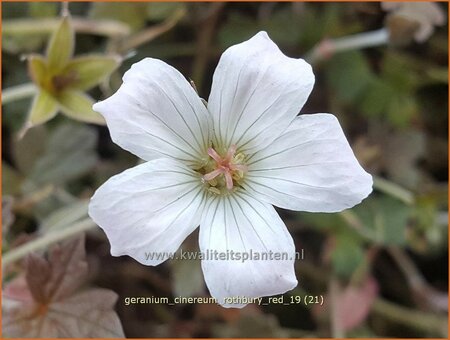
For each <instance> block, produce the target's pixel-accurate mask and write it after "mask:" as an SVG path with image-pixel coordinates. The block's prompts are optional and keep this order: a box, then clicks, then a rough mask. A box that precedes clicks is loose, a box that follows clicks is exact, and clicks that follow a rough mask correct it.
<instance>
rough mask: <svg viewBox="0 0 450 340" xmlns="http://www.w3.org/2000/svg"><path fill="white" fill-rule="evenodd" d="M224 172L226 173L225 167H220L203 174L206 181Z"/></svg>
mask: <svg viewBox="0 0 450 340" xmlns="http://www.w3.org/2000/svg"><path fill="white" fill-rule="evenodd" d="M223 173H224V170H223V168H219V169H216V170H213V171H211V172H208V173H207V174H205V175H203V179H204V180H205V181H210V180H212V179H214V178H216V177H217V176H219V175H220V174H223Z"/></svg>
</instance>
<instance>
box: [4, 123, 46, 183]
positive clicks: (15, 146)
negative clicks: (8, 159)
mask: <svg viewBox="0 0 450 340" xmlns="http://www.w3.org/2000/svg"><path fill="white" fill-rule="evenodd" d="M47 136H48V129H47V126H46V125H40V126H37V127H35V128H33V129H30V130H29V131H28V132H27V133H26V134H25V136H23V137H22V138H21V139H15V140H13V141H12V156H13V158H14V165H15V166H16V167H17V169H18V170H19V171H20V172H21V173H22V174H25V175H28V174H29V173H30V172H31V171H32V169H33V166H34V164H36V162H37V161H38V160H39V158H40V157H41V156H42V154H43V153H44V152H45V146H46V142H47Z"/></svg>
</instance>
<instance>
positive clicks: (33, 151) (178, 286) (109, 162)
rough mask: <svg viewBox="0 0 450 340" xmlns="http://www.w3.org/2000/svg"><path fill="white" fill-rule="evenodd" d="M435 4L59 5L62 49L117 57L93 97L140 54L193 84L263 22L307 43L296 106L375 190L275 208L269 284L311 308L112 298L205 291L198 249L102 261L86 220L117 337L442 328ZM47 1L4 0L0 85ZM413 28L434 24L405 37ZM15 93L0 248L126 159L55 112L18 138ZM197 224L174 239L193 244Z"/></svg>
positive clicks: (76, 201) (297, 50)
mask: <svg viewBox="0 0 450 340" xmlns="http://www.w3.org/2000/svg"><path fill="white" fill-rule="evenodd" d="M433 6H435V7H436V8H433V9H429V8H426V7H425V9H424V8H416V9H414V6H413V7H411V8H407V9H405V8H403V9H402V8H400V9H399V8H397V9H394V10H392V9H390V10H389V11H387V8H385V9H382V7H381V5H380V3H374V2H371V3H307V2H306V3H304V2H298V3H272V2H265V3H257V2H252V3H237V2H233V3H220V2H219V3H195V2H194V3H175V2H174V3H158V2H152V3H144V2H142V3H136V2H135V3H122V2H115V3H103V2H102V3H87V2H86V3H84V2H74V3H70V5H69V10H70V13H71V15H72V17H73V20H74V23H75V22H77V24H74V26H75V29H76V31H77V33H76V50H75V54H76V55H78V54H84V53H93V52H95V53H105V54H106V53H118V54H121V55H122V56H123V57H124V58H125V59H124V61H123V63H122V65H121V66H120V68H119V69H118V70H117V71H116V72H114V73H113V74H112V76H111V77H110V79H109V80H108V81H105V82H104V83H102V84H101V85H100V86H98V87H96V88H94V89H93V90H91V91H90V92H89V94H90V95H91V96H92V97H93V98H94V99H95V100H100V99H103V98H105V97H107V96H109V95H111V94H112V93H113V92H114V91H115V90H116V89H117V88H118V87H119V86H120V83H121V77H122V75H123V73H124V72H125V71H126V70H128V69H129V67H130V66H131V64H133V63H135V62H137V61H139V60H140V59H142V58H144V57H153V58H160V59H162V60H164V61H165V62H167V63H169V64H171V65H172V66H174V67H176V68H177V69H178V70H180V72H181V73H182V74H183V75H185V76H186V78H189V79H192V80H193V81H194V82H195V84H196V87H197V90H198V92H199V94H200V95H201V96H202V97H203V98H208V95H209V89H210V85H211V79H212V75H213V72H214V68H215V66H216V65H217V62H218V59H219V57H220V55H221V53H222V52H223V51H224V50H225V49H226V48H227V47H229V46H231V45H233V44H236V43H239V42H242V41H244V40H246V39H248V38H250V37H251V36H253V35H254V34H255V33H257V32H258V31H260V30H265V31H267V32H268V34H269V36H270V37H271V38H272V40H274V41H275V42H276V43H277V44H278V46H279V47H280V49H281V50H282V51H283V52H284V53H285V54H286V55H288V56H290V57H297V58H299V57H308V58H309V61H310V62H311V63H312V65H313V70H314V73H315V75H316V84H315V87H314V89H313V92H312V94H311V97H310V99H309V100H308V102H307V104H306V106H305V107H304V108H303V110H302V112H307V113H314V112H330V113H333V114H335V115H336V116H337V117H338V118H339V120H340V122H341V124H342V126H343V129H344V132H345V134H346V136H347V138H348V139H349V141H350V144H351V145H352V148H353V150H354V152H355V154H356V157H357V158H358V160H359V161H360V163H361V164H362V165H363V167H364V168H365V169H366V171H368V172H369V173H371V174H373V175H374V177H375V189H374V192H373V194H372V195H371V196H370V197H369V198H368V199H366V200H365V201H364V202H363V203H361V204H360V205H358V206H357V207H355V208H353V209H351V210H347V211H345V212H343V213H338V214H312V213H297V212H291V211H283V210H279V212H280V214H281V216H282V218H283V220H284V221H285V222H286V224H287V225H288V227H289V230H290V232H291V233H292V235H293V237H294V240H295V242H296V246H297V248H298V249H304V252H305V259H303V260H299V261H297V263H296V270H297V276H298V279H299V285H298V287H297V288H296V289H294V290H293V291H291V292H288V293H286V294H285V295H286V296H287V297H289V296H297V295H301V296H304V295H305V294H310V295H323V296H325V300H326V303H325V305H324V306H314V307H312V306H311V305H310V306H304V305H301V304H292V305H289V306H282V305H276V304H269V305H267V306H256V305H250V306H247V307H246V308H244V309H242V310H236V309H224V308H222V307H220V306H215V305H175V306H168V305H164V304H153V305H134V306H133V305H130V306H126V305H125V304H124V298H125V297H130V296H144V297H148V296H168V297H174V296H179V295H182V296H189V295H192V296H199V295H205V296H208V292H207V289H206V287H205V286H204V283H203V278H202V274H201V269H200V263H198V262H196V261H168V262H166V263H164V264H163V265H160V266H158V267H145V266H142V265H140V264H139V263H137V262H135V261H134V260H132V259H131V258H128V257H120V258H115V257H112V256H110V254H109V243H108V241H107V239H106V237H105V236H104V234H103V232H101V231H100V230H99V229H97V228H91V229H90V230H89V231H88V233H87V240H86V249H87V259H88V263H89V268H90V275H89V281H88V282H89V283H88V285H95V286H100V287H104V288H108V289H111V290H113V291H114V292H116V293H117V294H118V295H119V300H118V303H117V305H116V310H117V313H118V316H119V318H120V320H121V322H122V325H123V328H124V332H125V335H126V336H127V337H332V336H339V335H340V336H345V337H447V322H446V321H447V300H448V294H447V291H448V242H447V240H448V231H447V226H448V34H447V32H448V26H447V23H446V22H445V23H443V22H439V20H438V19H437V17H436V14H433V13H435V12H436V11H438V12H439V11H441V12H442V13H441V15H442V16H444V17H445V21H446V20H447V4H446V3H435V4H433ZM60 10H61V4H60V3H57V2H52V3H46V2H39V3H38V2H33V3H25V2H23V3H2V15H3V17H2V18H3V30H2V31H3V32H2V86H3V95H4V96H5V93H7V91H8V89H11V88H14V87H15V86H20V85H23V84H27V83H29V82H30V81H31V80H30V78H29V76H28V74H27V67H26V62H25V61H24V60H23V56H24V55H27V54H29V53H43V50H44V49H45V45H46V43H47V40H48V38H49V35H50V34H51V32H52V29H53V28H54V27H56V26H55V25H56V23H57V22H58V20H59V19H58V15H59V12H60ZM402 11H403V12H402ZM427 11H428V12H427ZM405 13H406V14H405ZM106 23H107V24H106ZM424 25H425V26H426V27H428V28H429V27H430V26H431V27H433V26H434V25H436V26H437V27H435V30H434V31H433V32H430V35H429V37H427V39H425V41H417V39H416V38H415V34H416V33H417V32H418V31H419V30H420V29H424V27H425V26H424ZM380 29H385V30H387V32H388V33H389V36H390V39H389V41H386V42H382V43H380V44H379V45H378V46H374V47H370V48H353V49H345V50H341V51H336V52H335V53H332V52H329V51H328V52H326V51H325V52H326V53H325V52H323V50H321V49H320V48H318V47H320V46H322V47H323V46H324V45H323V42H324V41H326V42H330V41H331V42H333V41H338V40H333V39H343V38H344V37H351V36H352V35H353V34H357V33H364V32H366V33H367V32H372V31H377V30H380ZM325 39H327V40H325ZM340 41H341V42H342V40H340ZM321 51H322V52H323V53H321V54H320V53H319V52H321ZM318 53H319V54H318ZM30 103H31V97H30V96H23V97H21V96H19V97H18V98H13V99H11V97H8V102H5V97H4V103H3V106H2V136H3V139H2V188H3V189H2V206H3V214H2V222H3V253H4V256H5V254H6V253H8V252H12V251H14V249H17V248H20V247H23V245H24V244H26V243H29V242H34V241H36V240H37V239H39V238H45V237H47V236H48V235H49V234H51V233H53V232H58V231H61V230H64V229H67V228H71V226H73V224H74V223H76V222H79V221H80V220H83V219H86V207H87V202H88V201H87V200H88V199H89V198H90V196H91V195H92V194H93V192H94V191H95V190H96V188H98V186H100V185H101V184H102V183H103V182H104V181H106V180H107V179H108V178H109V177H111V176H113V175H114V174H117V173H119V172H121V171H123V170H125V169H127V168H130V167H132V166H134V165H136V164H137V159H136V157H135V156H133V155H131V154H129V153H128V152H126V151H124V150H122V149H120V148H119V147H118V146H116V145H115V144H113V143H112V141H111V139H110V137H109V132H108V130H107V129H106V127H103V126H96V125H90V124H84V123H81V122H77V121H74V120H70V119H69V118H67V117H65V116H63V115H58V116H56V118H54V119H53V120H51V121H50V122H48V123H46V124H44V125H41V126H37V127H33V128H31V129H30V130H28V131H27V132H26V134H25V135H24V136H23V138H19V137H18V134H19V131H20V130H21V128H22V127H23V125H24V123H25V121H26V119H27V114H28V112H29V108H30ZM197 236H198V235H197V232H195V233H194V234H193V235H191V237H189V239H188V240H186V243H185V244H184V245H183V249H189V248H191V249H196V247H197ZM4 270H5V274H4V282H3V284H4V285H5V284H7V283H8V282H9V281H10V280H11V279H13V278H14V277H16V276H17V275H20V274H21V273H23V271H24V268H23V266H22V265H21V262H20V261H11V264H8V266H7V267H6V268H4ZM332 301H334V302H335V306H334V307H335V308H331V303H332ZM355 306H359V307H361V308H355ZM336 320H338V321H336ZM339 320H341V321H339ZM342 320H344V321H342ZM336 322H338V323H339V322H341V324H340V326H339V325H338V326H336Z"/></svg>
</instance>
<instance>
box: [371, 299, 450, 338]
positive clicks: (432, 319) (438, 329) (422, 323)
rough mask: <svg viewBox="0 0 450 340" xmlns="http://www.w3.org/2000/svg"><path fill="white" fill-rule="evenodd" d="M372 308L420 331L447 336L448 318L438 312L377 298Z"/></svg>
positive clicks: (377, 312) (384, 315) (375, 311)
mask: <svg viewBox="0 0 450 340" xmlns="http://www.w3.org/2000/svg"><path fill="white" fill-rule="evenodd" d="M372 310H373V312H374V313H376V314H379V315H382V316H383V317H387V318H389V319H390V320H392V321H394V322H397V323H400V324H403V325H406V326H409V327H411V328H415V329H417V330H420V331H425V332H430V331H431V332H433V334H435V335H437V334H439V336H442V337H444V338H446V337H447V333H448V332H447V318H444V317H442V316H440V315H436V314H426V313H423V312H419V311H415V310H411V309H409V308H405V307H402V306H399V305H396V304H394V303H392V302H389V301H386V300H384V299H380V298H378V299H376V300H375V302H374V304H373V306H372Z"/></svg>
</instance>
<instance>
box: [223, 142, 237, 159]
mask: <svg viewBox="0 0 450 340" xmlns="http://www.w3.org/2000/svg"><path fill="white" fill-rule="evenodd" d="M236 149H237V147H236V145H234V144H233V145H231V146H230V147H229V148H228V151H227V155H226V156H225V159H224V160H225V161H227V162H231V160H232V159H233V157H234V154H235V153H236Z"/></svg>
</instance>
